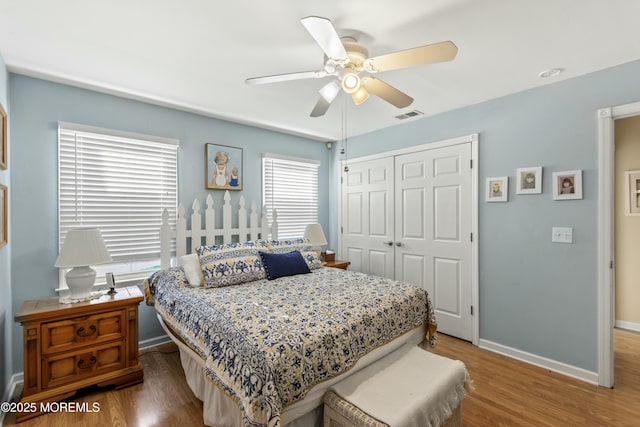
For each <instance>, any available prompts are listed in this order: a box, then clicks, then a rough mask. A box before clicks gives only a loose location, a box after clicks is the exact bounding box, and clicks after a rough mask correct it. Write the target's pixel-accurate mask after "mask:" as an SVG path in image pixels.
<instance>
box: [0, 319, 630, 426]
mask: <svg viewBox="0 0 640 427" xmlns="http://www.w3.org/2000/svg"><path fill="white" fill-rule="evenodd" d="M614 337H615V338H614V339H615V348H616V354H615V364H616V372H615V375H616V376H615V378H616V386H615V389H613V390H611V389H606V388H602V387H598V386H595V385H591V384H588V383H585V382H583V381H580V380H575V379H572V378H569V377H566V376H564V375H560V374H556V373H554V372H550V371H548V370H546V369H542V368H538V367H535V366H531V365H528V364H526V363H522V362H519V361H516V360H513V359H510V358H508V357H504V356H500V355H497V354H495V353H492V352H489V351H485V350H481V349H478V348H476V347H473V346H472V345H471V344H469V343H467V342H464V341H460V340H457V339H455V338H451V337H448V336H446V335H442V334H440V335H439V342H438V346H437V347H436V349H434V352H435V353H438V354H441V355H443V356H447V357H451V358H457V359H460V360H462V361H463V362H464V363H465V364H466V366H467V369H468V371H469V374H470V376H471V379H472V380H473V382H474V386H475V390H474V391H473V392H472V393H471V394H469V395H468V396H467V397H466V398H465V400H464V401H463V403H462V416H463V420H464V421H463V423H464V426H465V427H493V426H525V427H528V426H531V427H543V426H553V427H568V426H580V427H582V426H585V427H587V426H588V427H592V426H603V427H604V426H606V427H636V426H640V403H639V402H640V334H638V333H634V332H629V331H622V330H616V331H615V334H614ZM141 362H142V364H143V366H144V383H143V384H138V385H135V386H132V387H128V388H125V389H122V390H113V389H97V388H95V389H90V390H88V391H86V392H83V393H82V394H80V395H78V396H76V397H74V398H73V399H72V401H74V402H87V403H88V404H89V406H91V405H92V404H93V403H94V402H96V403H98V404H99V405H100V411H99V412H95V413H72V412H59V413H50V414H46V415H42V416H39V417H37V418H33V419H30V420H27V421H24V422H23V423H20V424H15V416H14V415H13V414H10V415H8V416H7V418H6V419H5V426H14V425H17V426H21V427H36V426H43V427H44V426H47V427H48V426H78V427H81V426H91V427H93V426H119V427H120V426H121V427H133V426H136V427H138V426H140V427H146V426H181V427H186V426H189V427H190V426H201V425H203V423H202V403H201V402H200V401H198V400H197V399H196V398H195V397H194V396H193V394H192V393H191V391H190V390H189V387H188V386H187V384H186V382H185V380H184V376H183V373H182V367H181V366H180V357H179V354H178V352H177V351H176V349H175V346H173V345H171V344H168V345H164V346H161V347H159V348H156V349H154V350H151V351H146V352H144V353H143V354H142V355H141Z"/></svg>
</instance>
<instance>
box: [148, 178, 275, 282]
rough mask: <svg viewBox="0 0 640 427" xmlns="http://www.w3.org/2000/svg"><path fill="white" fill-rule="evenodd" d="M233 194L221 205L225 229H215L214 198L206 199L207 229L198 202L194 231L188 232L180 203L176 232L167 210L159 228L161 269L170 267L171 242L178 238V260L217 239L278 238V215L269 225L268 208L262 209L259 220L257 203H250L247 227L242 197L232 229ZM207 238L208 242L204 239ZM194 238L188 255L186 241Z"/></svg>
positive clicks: (225, 196)
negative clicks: (234, 225) (171, 224)
mask: <svg viewBox="0 0 640 427" xmlns="http://www.w3.org/2000/svg"><path fill="white" fill-rule="evenodd" d="M230 201H231V195H230V194H229V191H228V190H227V191H225V193H224V205H223V206H222V228H215V227H216V211H215V210H214V207H213V198H212V197H211V195H208V196H207V200H206V204H207V208H206V209H205V212H204V215H205V227H204V229H202V215H200V203H199V202H198V199H195V200H194V201H193V204H192V205H191V207H192V210H193V213H192V214H191V230H188V229H187V217H186V214H185V208H184V206H183V205H182V203H180V204H179V205H178V216H177V218H176V229H175V230H173V229H171V226H170V225H169V212H168V211H167V210H166V209H165V210H164V212H163V213H162V226H161V228H160V267H161V268H163V269H165V268H168V267H170V266H171V239H173V238H175V239H176V259H178V258H180V257H181V256H182V255H186V254H187V253H194V252H195V250H196V248H197V247H198V246H201V245H204V244H206V245H213V244H215V243H216V237H217V236H222V243H232V242H234V241H237V242H246V241H248V240H256V239H269V238H270V239H277V238H278V213H277V212H276V210H275V209H274V210H273V216H272V218H273V222H272V223H271V224H269V223H268V221H267V218H266V216H265V215H264V212H265V210H266V209H265V208H263V209H262V213H263V216H262V217H261V218H260V221H258V212H257V209H256V203H255V202H252V203H251V212H250V213H249V225H247V209H246V208H245V204H246V203H245V200H244V196H240V200H239V202H238V227H237V228H233V227H232V216H231V215H232V213H231V202H230ZM203 237H205V238H206V240H205V242H203V241H202V238H203ZM188 239H191V248H190V249H191V250H190V251H189V252H187V241H188Z"/></svg>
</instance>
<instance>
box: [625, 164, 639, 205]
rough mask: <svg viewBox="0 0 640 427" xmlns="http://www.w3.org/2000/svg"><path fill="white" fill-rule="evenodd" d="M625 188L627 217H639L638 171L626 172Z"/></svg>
mask: <svg viewBox="0 0 640 427" xmlns="http://www.w3.org/2000/svg"><path fill="white" fill-rule="evenodd" d="M624 175H625V178H626V179H625V186H626V190H627V191H626V194H627V203H626V204H627V212H626V214H627V216H640V170H637V171H627V172H625V173H624Z"/></svg>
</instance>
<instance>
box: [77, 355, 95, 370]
mask: <svg viewBox="0 0 640 427" xmlns="http://www.w3.org/2000/svg"><path fill="white" fill-rule="evenodd" d="M96 360H97V359H96V357H95V356H91V357H90V358H89V363H88V364H87V365H85V364H84V359H80V360H78V368H80V369H88V368H90V367H92V366H93V365H95V364H96Z"/></svg>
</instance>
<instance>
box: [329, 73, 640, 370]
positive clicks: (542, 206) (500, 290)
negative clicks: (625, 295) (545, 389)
mask: <svg viewBox="0 0 640 427" xmlns="http://www.w3.org/2000/svg"><path fill="white" fill-rule="evenodd" d="M639 100H640V61H636V62H632V63H629V64H625V65H622V66H618V67H614V68H611V69H607V70H604V71H601V72H596V73H592V74H589V75H585V76H582V77H579V78H574V79H570V80H566V81H562V82H558V83H554V84H551V85H547V86H544V87H541V88H537V89H533V90H529V91H526V92H521V93H518V94H514V95H510V96H506V97H502V98H498V99H494V100H491V101H487V102H484V103H481V104H477V105H473V106H470V107H466V108H462V109H458V110H455V111H450V112H447V113H444V114H440V115H437V116H433V117H427V118H421V119H419V120H414V121H412V122H409V123H406V124H403V125H401V126H394V127H390V128H387V129H384V130H381V131H378V132H374V133H371V134H366V135H361V136H359V137H355V138H352V139H350V140H349V141H348V154H349V158H356V157H360V156H364V155H370V154H375V153H380V152H384V151H390V150H394V149H398V148H404V147H409V146H413V145H417V144H425V143H429V142H434V141H439V140H444V139H449V138H453V137H457V136H463V135H469V134H472V133H478V134H479V167H480V170H479V176H480V179H479V181H480V182H479V200H480V203H479V239H480V240H479V261H480V283H479V291H480V311H479V313H480V331H479V333H480V338H481V339H484V340H488V341H492V342H495V343H499V344H502V345H504V346H508V347H512V348H515V349H518V350H521V351H525V352H529V353H533V354H535V355H538V356H543V357H546V358H549V359H552V360H555V361H560V362H563V363H566V364H569V365H572V366H575V367H579V368H583V369H585V370H588V371H591V372H597V367H598V365H597V362H598V358H597V219H598V216H597V215H598V194H597V185H598V170H597V161H598V157H597V136H598V133H597V110H598V109H600V108H604V107H608V106H615V105H622V104H626V103H631V102H637V101H639ZM353 114H357V110H355V111H354V112H352V113H351V115H352V116H353ZM334 155H335V158H336V159H337V160H339V159H340V156H339V155H338V154H337V153H335V154H334ZM529 166H543V193H542V194H539V195H516V194H515V193H516V178H515V173H516V168H520V167H529ZM334 169H335V166H334ZM575 169H582V171H583V193H584V198H583V200H564V201H554V200H553V197H552V173H553V172H557V171H563V170H575ZM505 175H506V176H509V184H510V185H509V202H508V203H486V202H485V197H484V194H485V193H484V192H485V185H484V184H485V180H486V178H487V177H495V176H505ZM333 190H334V191H335V190H336V188H335V186H334V189H333ZM332 203H334V201H332ZM334 207H335V206H334ZM333 212H336V210H334V211H333ZM330 222H331V224H337V214H334V216H333V217H332V218H331V220H330ZM552 226H563V227H573V229H574V236H573V237H574V243H573V244H571V245H566V244H557V243H551V227H552ZM332 237H333V239H336V240H333V241H332V242H331V243H332V244H333V245H336V243H337V236H335V235H334V236H332Z"/></svg>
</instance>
